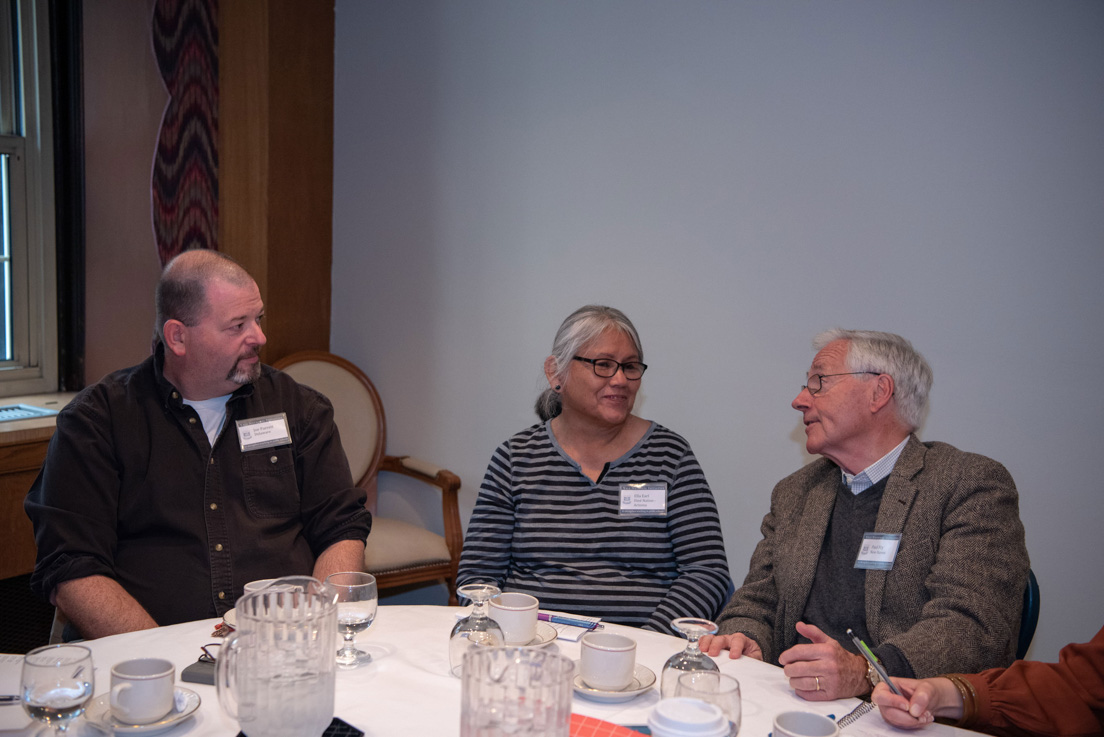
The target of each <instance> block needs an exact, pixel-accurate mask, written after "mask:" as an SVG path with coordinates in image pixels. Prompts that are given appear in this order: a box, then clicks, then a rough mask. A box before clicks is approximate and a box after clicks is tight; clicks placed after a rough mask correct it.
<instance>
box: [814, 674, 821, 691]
mask: <svg viewBox="0 0 1104 737" xmlns="http://www.w3.org/2000/svg"><path fill="white" fill-rule="evenodd" d="M813 678H815V679H816V686H817V687H816V690H817V691H819V690H820V676H813Z"/></svg>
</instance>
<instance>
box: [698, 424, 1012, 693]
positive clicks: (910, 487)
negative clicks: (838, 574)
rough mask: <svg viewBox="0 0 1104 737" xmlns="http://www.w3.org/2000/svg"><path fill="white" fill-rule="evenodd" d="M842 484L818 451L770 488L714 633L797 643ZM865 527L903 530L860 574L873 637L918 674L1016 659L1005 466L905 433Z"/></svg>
mask: <svg viewBox="0 0 1104 737" xmlns="http://www.w3.org/2000/svg"><path fill="white" fill-rule="evenodd" d="M840 483H841V482H840V469H839V467H838V466H837V465H836V464H834V463H832V462H831V461H829V460H827V459H825V458H821V459H819V460H817V461H814V462H813V463H810V464H809V465H807V466H805V467H804V468H802V469H801V470H799V471H797V472H796V473H794V474H791V475H790V476H787V477H786V478H784V479H782V481H780V482H779V483H778V485H777V486H775V487H774V491H773V492H772V494H771V508H770V513H769V514H767V516H766V517H764V518H763V524H762V527H761V532H762V534H763V539H762V540H761V541H760V542H759V544H758V545H757V546H756V548H755V552H754V554H753V555H752V557H751V568H750V570H749V572H748V575H747V578H745V579H744V583H743V585H742V586H741V587H740V588H739V589H738V590H737V591H736V593H735V594H733V596H732V598H731V599H730V600H729V603H728V605H727V606H726V607H725V609H724V611H723V612H722V613H721V616H720V618H719V619H718V624H719V626H720V629H719V631H720V633H721V634H730V633H733V632H742V633H744V634H745V635H747V636H748V637H751V638H752V639H753V640H755V641H756V642H757V643H758V644H759V647H760V648H762V650H763V659H764V660H765V661H766V662H768V663H777V662H778V656H779V655H780V654H781V653H782V652H783V651H785V650H787V649H789V648H790V647H792V646H793V645H795V644H797V638H798V636H797V631H796V629H795V625H796V623H797V622H798V621H800V620H801V615H802V613H803V612H804V611H805V604H806V601H807V600H808V597H809V591H810V589H811V588H812V583H813V575H814V574H815V573H816V568H817V558H818V557H819V555H820V550H821V546H822V543H823V541H824V536H825V534H826V532H827V529H828V523H829V521H830V519H831V516H832V508H833V506H834V500H835V497H836V491H837V489H838V488H839V485H840ZM873 531H874V532H886V533H901V544H900V547H899V548H898V551H897V558H896V560H895V561H894V564H893V569H892V570H889V571H880V570H868V571H866V593H865V596H866V623H867V628H868V631H869V632H870V637H871V639H872V640H873V642H871V643H869V644H870V645H871V646H873V647H877V646H880V645H882V644H885V643H890V644H892V645H895V646H896V647H897V648H898V649H899V650H900V651H901V653H902V654H903V655H904V657H905V658H906V660H908V662H909V664H910V665H911V666H912V669H913V672H914V674H915V675H916V677H917V678H926V677H930V676H935V675H939V674H941V673H976V672H978V671H981V670H984V669H986V668H992V667H997V666H1007V665H1008V664H1009V663H1011V662H1012V661H1013V659H1014V658H1015V649H1016V638H1017V636H1018V633H1019V628H1020V608H1021V606H1022V604H1023V592H1024V587H1025V586H1026V584H1027V571H1028V566H1029V561H1028V556H1027V548H1026V546H1025V544H1024V528H1023V524H1022V523H1021V522H1020V514H1019V496H1018V494H1017V493H1016V487H1015V484H1014V483H1013V482H1012V477H1011V475H1009V473H1008V471H1006V470H1005V468H1004V466H1002V465H1001V464H999V463H997V462H996V461H994V460H992V459H990V458H986V457H985V456H981V455H977V454H974V453H965V452H963V451H960V450H958V449H957V448H955V447H953V446H950V445H947V444H946V443H921V442H920V441H919V440H918V439H917V438H916V436H915V435H913V436H910V437H909V441H908V443H907V444H906V445H905V448H904V450H903V451H902V452H901V455H900V457H899V458H898V459H897V464H896V465H895V466H894V468H893V471H892V472H891V473H890V476H889V479H888V481H887V484H886V489H885V493H884V495H883V497H882V503H881V506H880V507H879V510H878V520H877V523H876V525H875V529H874V530H873ZM856 552H857V551H856ZM811 624H816V622H812V623H811Z"/></svg>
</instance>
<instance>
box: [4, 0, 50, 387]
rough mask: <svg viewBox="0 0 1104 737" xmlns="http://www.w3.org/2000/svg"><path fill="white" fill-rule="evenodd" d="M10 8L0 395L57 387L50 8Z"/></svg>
mask: <svg viewBox="0 0 1104 737" xmlns="http://www.w3.org/2000/svg"><path fill="white" fill-rule="evenodd" d="M13 8H14V9H15V13H16V16H15V17H16V18H17V21H18V30H17V35H16V39H15V43H14V44H13V51H14V53H13V54H12V57H13V58H8V57H7V56H5V57H4V58H3V59H0V67H4V68H6V67H7V65H8V64H9V63H11V64H13V65H17V66H18V85H19V88H20V89H21V90H22V95H20V96H19V99H16V100H14V101H13V103H14V108H15V109H14V111H13V114H12V121H13V125H14V128H15V129H14V130H13V131H11V132H10V133H11V134H9V135H0V151H2V152H7V153H9V156H10V158H9V182H8V185H9V195H10V203H11V205H10V217H11V232H10V238H11V279H12V282H11V302H12V325H11V329H12V335H11V340H12V355H13V360H10V361H0V397H9V396H17V395H23V394H43V393H49V392H53V391H56V390H57V386H58V368H57V366H58V330H57V327H58V325H57V281H56V263H57V262H56V258H57V253H56V242H55V209H54V207H55V206H54V141H53V115H52V95H51V90H52V78H51V68H50V67H51V58H50V27H49V5H48V1H47V0H0V12H3V13H8V14H10V13H11V12H12V9H13ZM8 17H11V15H8ZM16 55H18V58H19V61H18V62H16V61H15V58H14V57H15V56H16ZM5 73H6V72H5V69H0V75H3V74H5ZM0 78H3V77H2V76H0ZM10 78H13V79H14V78H15V77H14V76H11V77H10ZM5 133H7V132H6V131H5ZM20 133H22V135H19V134H20Z"/></svg>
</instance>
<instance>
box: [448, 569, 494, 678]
mask: <svg viewBox="0 0 1104 737" xmlns="http://www.w3.org/2000/svg"><path fill="white" fill-rule="evenodd" d="M456 593H457V595H458V596H462V597H464V598H465V599H471V600H472V604H473V606H472V612H471V614H470V615H468V616H467V617H465V618H464V619H461V620H460V621H459V622H457V623H456V625H455V626H454V627H453V628H452V634H450V635H449V672H450V673H452V675H454V676H456V677H457V678H459V677H460V670H461V668H462V667H463V665H464V653H466V652H467V651H468V650H469V649H471V648H473V647H480V646H495V645H502V644H503V643H505V642H506V636H505V635H504V634H503V633H502V627H500V626H499V624H498V622H496V621H494V620H493V619H491V618H490V617H488V616H487V602H488V601H489V600H490V599H491V598H492V597H495V596H498V595H499V593H501V592H500V591H499V589H498V586H496V585H494V584H493V583H489V582H476V583H467V584H464V585H463V586H461V587H459V588H458V589H456Z"/></svg>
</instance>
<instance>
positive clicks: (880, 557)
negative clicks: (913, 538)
mask: <svg viewBox="0 0 1104 737" xmlns="http://www.w3.org/2000/svg"><path fill="white" fill-rule="evenodd" d="M900 545H901V533H899V532H868V533H866V534H865V535H863V541H862V546H861V547H860V548H859V555H858V557H857V558H856V559H855V567H856V568H872V569H874V570H878V571H889V570H892V569H893V560H894V559H895V558H896V557H897V548H898V547H900Z"/></svg>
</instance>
